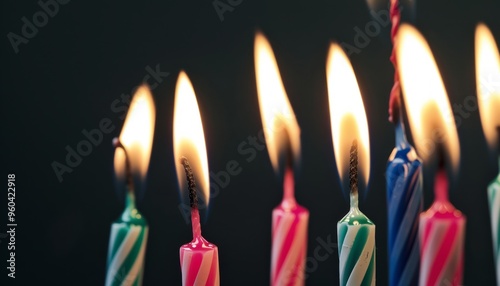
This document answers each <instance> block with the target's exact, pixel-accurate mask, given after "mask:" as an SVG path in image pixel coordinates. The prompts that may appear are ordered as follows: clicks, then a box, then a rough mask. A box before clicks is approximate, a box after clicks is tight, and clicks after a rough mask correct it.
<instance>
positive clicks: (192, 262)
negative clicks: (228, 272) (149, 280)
mask: <svg viewBox="0 0 500 286" xmlns="http://www.w3.org/2000/svg"><path fill="white" fill-rule="evenodd" d="M191 223H192V225H193V240H192V241H191V242H190V243H187V244H184V245H183V246H181V248H180V256H181V270H182V285H184V286H191V285H196V286H204V285H206V286H218V285H220V278H219V254H218V251H217V246H215V245H214V244H212V243H210V242H208V241H206V240H205V238H203V236H201V226H200V214H199V212H198V209H197V208H193V209H192V210H191Z"/></svg>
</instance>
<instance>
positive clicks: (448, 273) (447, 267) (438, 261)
mask: <svg viewBox="0 0 500 286" xmlns="http://www.w3.org/2000/svg"><path fill="white" fill-rule="evenodd" d="M434 191H435V200H434V203H433V204H432V206H431V207H430V208H429V210H427V211H426V212H424V213H422V214H421V215H420V228H419V236H420V242H421V246H422V247H421V248H422V250H421V255H422V258H421V260H422V264H421V269H420V285H422V286H430V285H432V286H434V285H436V286H439V285H459V284H460V283H461V282H462V276H463V264H464V253H463V251H464V250H463V248H464V238H465V217H464V216H463V215H462V213H461V212H460V211H458V210H457V209H455V207H454V206H453V205H452V204H451V203H450V202H449V201H448V181H447V179H446V173H445V172H444V170H442V169H441V170H440V171H439V172H438V174H437V176H436V180H435V187H434ZM444 283H446V284H444Z"/></svg>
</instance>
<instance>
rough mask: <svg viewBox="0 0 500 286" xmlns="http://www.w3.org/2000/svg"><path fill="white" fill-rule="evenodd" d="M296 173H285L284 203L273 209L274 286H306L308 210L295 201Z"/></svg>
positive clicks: (272, 273) (272, 280) (272, 272)
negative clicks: (294, 177) (294, 175)
mask: <svg viewBox="0 0 500 286" xmlns="http://www.w3.org/2000/svg"><path fill="white" fill-rule="evenodd" d="M293 191H294V179H293V172H292V171H291V170H290V169H288V170H287V171H286V172H285V180H284V194H283V201H282V202H281V204H280V205H279V206H278V207H276V208H275V209H274V210H273V229H272V245H273V246H272V254H271V285H304V268H305V259H306V254H307V225H308V221H309V211H308V210H307V209H306V208H304V207H301V206H299V205H298V204H297V202H296V201H295V198H294V195H293Z"/></svg>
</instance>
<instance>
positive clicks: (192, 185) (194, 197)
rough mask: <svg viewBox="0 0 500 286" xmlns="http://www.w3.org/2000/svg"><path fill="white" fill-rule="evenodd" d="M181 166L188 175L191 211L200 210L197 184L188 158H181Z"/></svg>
mask: <svg viewBox="0 0 500 286" xmlns="http://www.w3.org/2000/svg"><path fill="white" fill-rule="evenodd" d="M181 164H182V166H183V167H184V172H185V173H186V180H187V183H188V191H189V203H190V205H191V209H198V194H197V193H196V182H195V181H194V174H193V170H192V169H191V165H189V161H188V160H187V158H186V157H182V158H181Z"/></svg>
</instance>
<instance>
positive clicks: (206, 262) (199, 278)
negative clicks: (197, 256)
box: [194, 251, 214, 285]
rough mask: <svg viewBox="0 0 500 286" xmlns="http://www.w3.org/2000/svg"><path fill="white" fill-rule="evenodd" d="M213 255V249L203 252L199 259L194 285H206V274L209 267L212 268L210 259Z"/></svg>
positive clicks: (208, 272)
mask: <svg viewBox="0 0 500 286" xmlns="http://www.w3.org/2000/svg"><path fill="white" fill-rule="evenodd" d="M213 257H214V252H213V251H208V252H206V253H204V254H203V258H202V260H201V264H200V268H199V271H198V274H197V275H196V280H195V282H194V285H206V284H207V280H208V275H209V274H210V269H211V268H212V259H213Z"/></svg>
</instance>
